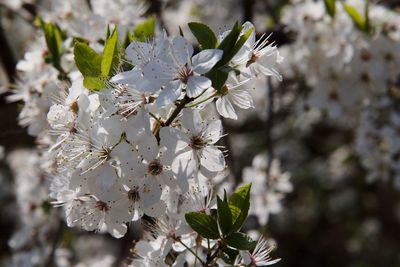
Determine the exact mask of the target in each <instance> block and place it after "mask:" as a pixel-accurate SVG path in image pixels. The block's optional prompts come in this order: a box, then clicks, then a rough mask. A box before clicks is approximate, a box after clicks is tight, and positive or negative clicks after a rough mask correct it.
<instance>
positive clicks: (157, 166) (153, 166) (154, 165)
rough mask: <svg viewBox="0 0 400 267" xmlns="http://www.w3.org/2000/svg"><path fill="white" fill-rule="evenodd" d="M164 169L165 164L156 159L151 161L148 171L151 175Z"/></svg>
mask: <svg viewBox="0 0 400 267" xmlns="http://www.w3.org/2000/svg"><path fill="white" fill-rule="evenodd" d="M162 171H163V165H161V163H160V161H159V160H154V161H152V162H150V163H149V167H148V172H149V173H150V174H151V175H159V174H160V173H162Z"/></svg>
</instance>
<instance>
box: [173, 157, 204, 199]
mask: <svg viewBox="0 0 400 267" xmlns="http://www.w3.org/2000/svg"><path fill="white" fill-rule="evenodd" d="M195 153H196V152H195V151H193V150H189V151H186V152H183V153H181V154H179V155H177V156H176V158H175V159H174V161H173V162H172V165H171V169H172V171H173V172H174V173H175V175H176V177H177V179H178V183H179V186H180V187H181V189H182V190H183V191H187V190H188V179H190V178H192V177H193V174H194V173H195V172H196V171H197V170H198V168H199V167H198V162H197V161H198V159H197V157H196V154H195Z"/></svg>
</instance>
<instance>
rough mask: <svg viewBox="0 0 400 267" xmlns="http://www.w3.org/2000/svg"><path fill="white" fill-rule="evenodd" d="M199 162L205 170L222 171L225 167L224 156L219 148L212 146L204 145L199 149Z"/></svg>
mask: <svg viewBox="0 0 400 267" xmlns="http://www.w3.org/2000/svg"><path fill="white" fill-rule="evenodd" d="M200 163H201V165H203V166H204V167H205V168H206V169H207V170H210V171H213V172H214V171H215V172H216V171H222V170H223V169H224V168H225V158H224V155H223V154H222V152H221V150H219V149H218V148H215V147H214V146H206V147H205V148H203V149H202V151H201V156H200Z"/></svg>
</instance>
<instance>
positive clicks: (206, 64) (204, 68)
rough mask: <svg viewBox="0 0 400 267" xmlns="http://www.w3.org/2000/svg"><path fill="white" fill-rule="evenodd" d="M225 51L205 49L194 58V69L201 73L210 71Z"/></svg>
mask: <svg viewBox="0 0 400 267" xmlns="http://www.w3.org/2000/svg"><path fill="white" fill-rule="evenodd" d="M223 53H224V52H223V51H222V50H219V49H205V50H203V51H201V52H200V53H198V54H196V55H195V56H193V58H192V69H193V71H195V72H197V73H199V74H205V73H207V72H208V71H210V70H211V69H212V68H213V67H214V65H215V64H216V63H217V62H218V61H219V60H220V59H221V58H222V55H223Z"/></svg>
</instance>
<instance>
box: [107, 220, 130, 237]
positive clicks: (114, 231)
mask: <svg viewBox="0 0 400 267" xmlns="http://www.w3.org/2000/svg"><path fill="white" fill-rule="evenodd" d="M106 225H107V231H108V232H109V233H110V234H111V235H112V236H113V237H115V238H121V237H123V236H124V235H125V234H126V232H127V230H128V227H127V226H126V224H122V223H114V222H111V221H110V222H107V223H106Z"/></svg>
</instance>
